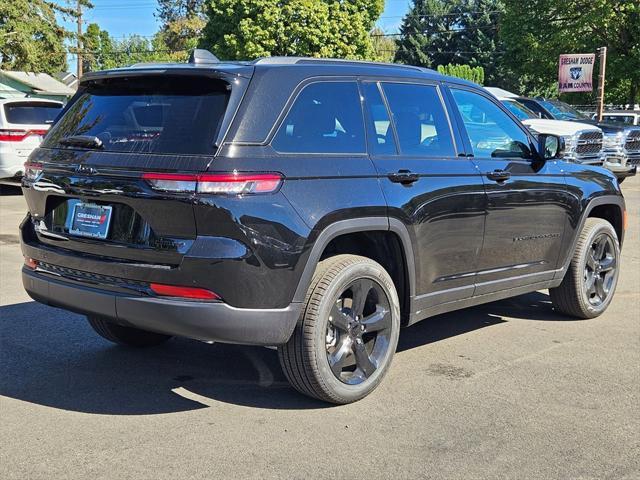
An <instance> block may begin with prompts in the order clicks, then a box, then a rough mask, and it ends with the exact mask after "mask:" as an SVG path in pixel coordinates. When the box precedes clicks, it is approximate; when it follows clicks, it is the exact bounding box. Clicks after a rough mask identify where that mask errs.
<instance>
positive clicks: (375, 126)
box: [363, 83, 397, 155]
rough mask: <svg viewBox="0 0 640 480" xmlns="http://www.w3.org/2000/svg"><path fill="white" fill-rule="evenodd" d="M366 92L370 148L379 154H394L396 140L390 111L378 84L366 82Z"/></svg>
mask: <svg viewBox="0 0 640 480" xmlns="http://www.w3.org/2000/svg"><path fill="white" fill-rule="evenodd" d="M363 90H364V94H365V96H366V98H367V133H368V135H369V150H370V151H371V153H372V154H377V155H394V154H396V153H397V150H396V141H395V139H394V137H393V128H391V120H390V119H389V112H387V107H386V105H385V104H384V100H383V99H382V95H381V94H380V90H379V89H378V85H377V84H375V83H365V84H364V85H363Z"/></svg>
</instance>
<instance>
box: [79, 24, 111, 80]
mask: <svg viewBox="0 0 640 480" xmlns="http://www.w3.org/2000/svg"><path fill="white" fill-rule="evenodd" d="M82 46H83V53H84V54H83V56H82V68H83V70H84V71H85V72H92V71H95V70H104V69H105V68H109V65H111V60H112V56H113V55H114V51H113V48H114V46H113V40H112V39H111V37H110V36H109V32H107V31H106V30H102V29H101V28H100V27H99V26H98V24H97V23H90V24H89V25H88V26H87V31H86V32H85V33H84V35H83V38H82Z"/></svg>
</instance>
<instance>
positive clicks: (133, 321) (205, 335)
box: [22, 267, 302, 346]
mask: <svg viewBox="0 0 640 480" xmlns="http://www.w3.org/2000/svg"><path fill="white" fill-rule="evenodd" d="M22 283H23V285H24V288H25V290H26V291H27V293H28V294H29V296H30V297H31V298H33V299H34V300H36V301H37V302H41V303H44V304H46V305H50V306H53V307H59V308H64V309H66V310H70V311H73V312H77V313H81V314H85V315H96V316H100V317H103V318H106V319H109V320H111V321H113V322H116V323H119V324H121V325H125V326H130V327H135V328H139V329H142V330H149V331H153V332H159V333H165V334H168V335H176V336H181V337H187V338H193V339H196V340H202V341H214V342H223V343H238V344H245V345H268V346H272V345H280V344H283V343H286V342H287V340H289V337H290V336H291V334H292V332H293V329H294V328H295V325H296V322H297V321H298V317H299V315H300V312H301V309H302V304H300V303H292V304H290V305H289V306H288V307H286V308H281V309H248V308H235V307H231V306H229V305H227V304H225V303H221V302H199V301H186V300H174V299H164V298H157V297H149V296H136V295H132V294H126V293H117V292H112V291H108V290H101V289H99V288H93V287H87V286H82V285H78V284H77V283H71V282H66V281H65V280H64V279H59V278H56V277H53V276H51V275H49V274H47V273H44V272H38V271H37V269H36V270H30V269H28V268H26V267H25V268H23V270H22Z"/></svg>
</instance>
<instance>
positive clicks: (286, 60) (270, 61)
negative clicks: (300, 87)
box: [252, 57, 425, 72]
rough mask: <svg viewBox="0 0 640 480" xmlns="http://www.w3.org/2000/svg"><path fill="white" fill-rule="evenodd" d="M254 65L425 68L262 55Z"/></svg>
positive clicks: (332, 59) (420, 69)
mask: <svg viewBox="0 0 640 480" xmlns="http://www.w3.org/2000/svg"><path fill="white" fill-rule="evenodd" d="M252 63H253V64H254V65H297V64H305V63H309V64H313V63H317V64H321V65H323V64H331V63H337V64H345V65H350V64H353V65H364V66H366V65H370V66H372V67H395V68H406V69H409V70H417V71H419V72H424V71H425V69H424V68H422V67H416V66H413V65H403V64H399V63H386V62H370V61H367V60H349V59H345V58H315V57H262V58H258V59H256V60H254V61H253V62H252Z"/></svg>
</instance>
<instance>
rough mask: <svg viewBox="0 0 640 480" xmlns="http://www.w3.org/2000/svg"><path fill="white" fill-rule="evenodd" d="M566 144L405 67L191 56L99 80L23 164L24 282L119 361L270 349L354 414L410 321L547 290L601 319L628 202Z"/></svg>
mask: <svg viewBox="0 0 640 480" xmlns="http://www.w3.org/2000/svg"><path fill="white" fill-rule="evenodd" d="M562 147H563V142H562V140H561V139H560V138H559V137H555V136H553V135H539V136H538V137H533V136H532V135H531V133H530V132H529V131H528V130H527V129H526V128H525V127H523V125H522V124H521V123H520V122H519V121H518V120H517V119H516V118H515V117H514V116H513V115H512V114H511V113H510V112H509V111H508V110H506V109H505V108H504V106H503V105H501V104H500V102H499V101H498V100H497V99H495V98H494V97H493V96H492V95H490V94H489V93H487V92H485V91H484V90H483V89H481V88H480V87H478V86H477V85H474V84H471V83H468V82H466V81H463V80H460V79H457V78H450V77H445V76H442V75H439V74H437V73H435V72H433V71H430V70H426V69H423V68H418V67H411V66H401V65H385V64H375V63H359V62H351V61H338V60H320V59H306V58H266V59H260V60H257V61H253V62H238V63H224V62H219V61H217V59H215V57H213V56H211V55H210V54H207V53H206V52H196V54H194V55H193V57H192V60H191V62H190V63H189V64H182V65H180V64H168V65H140V66H134V67H131V68H125V69H118V70H110V71H104V72H97V73H91V74H88V75H86V76H85V77H84V78H83V79H82V81H81V83H80V88H79V90H78V92H77V94H76V95H75V96H74V98H73V99H72V100H71V101H70V102H69V104H68V105H67V106H66V108H65V111H64V112H63V115H62V117H61V118H60V119H59V120H58V121H57V122H56V124H55V125H54V126H53V127H52V129H51V131H50V132H49V133H48V135H47V136H46V138H45V140H44V143H43V144H42V145H41V147H40V148H39V149H37V150H36V151H35V152H34V153H33V154H32V155H31V157H30V159H29V163H28V164H27V166H26V176H25V178H24V181H23V190H24V195H25V198H26V200H27V202H28V207H29V213H28V215H27V217H26V218H25V220H24V221H23V223H22V225H21V227H20V230H21V240H22V250H23V253H24V256H25V265H24V268H23V271H22V276H23V282H24V286H25V288H26V290H27V292H28V293H29V294H30V295H31V297H33V298H34V299H35V300H37V301H39V302H43V303H45V304H48V305H52V306H55V307H61V308H64V309H68V310H71V311H74V312H79V313H82V314H85V315H87V317H88V320H89V323H90V324H91V325H92V326H93V328H94V329H95V330H96V332H97V333H98V334H100V335H102V336H103V337H105V338H106V339H108V340H111V341H113V342H116V343H119V344H124V345H129V346H135V347H142V346H149V345H156V344H160V343H162V342H164V341H166V340H167V339H169V338H170V337H171V336H175V335H177V336H184V337H189V338H194V339H199V340H203V341H219V342H230V343H239V344H253V345H265V346H277V348H278V352H279V358H280V361H281V364H282V367H283V370H284V372H285V374H286V376H287V378H288V379H289V380H290V382H291V384H292V385H293V386H294V387H295V388H296V389H298V390H299V391H300V392H302V393H305V394H307V395H311V396H314V397H317V398H319V399H322V400H325V401H328V402H334V403H347V402H352V401H355V400H358V399H360V398H362V397H364V396H365V395H367V394H368V393H370V392H371V391H372V390H373V389H374V388H375V387H376V386H377V385H378V384H379V383H380V381H381V380H382V378H383V376H384V375H385V373H386V372H387V371H388V369H389V365H390V363H391V359H392V356H393V354H394V351H395V349H396V345H397V342H398V335H399V331H400V327H402V326H406V325H411V324H413V323H415V322H417V321H419V320H422V319H425V318H427V317H430V316H433V315H437V314H440V313H443V312H448V311H452V310H457V309H460V308H464V307H469V306H472V305H477V304H480V303H485V302H490V301H494V300H498V299H502V298H506V297H511V296H514V295H520V294H523V293H527V292H531V291H535V290H539V289H549V291H550V294H551V300H552V302H553V305H554V307H555V308H556V309H557V310H559V311H561V312H564V313H566V314H567V315H571V316H575V317H580V318H590V317H596V316H598V315H600V314H601V313H602V312H603V311H604V310H605V309H606V308H607V306H608V305H609V303H610V302H611V299H612V297H613V294H614V290H615V288H616V282H617V279H618V261H619V256H620V246H621V244H622V240H623V236H624V223H625V207H624V201H623V197H622V194H621V192H620V188H619V186H618V183H617V181H616V179H615V177H614V176H613V175H612V174H611V173H610V172H608V171H606V170H604V169H602V168H599V167H590V166H586V165H580V164H576V163H568V162H564V161H561V160H559V158H560V157H561V155H562Z"/></svg>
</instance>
